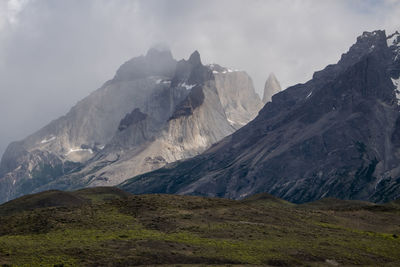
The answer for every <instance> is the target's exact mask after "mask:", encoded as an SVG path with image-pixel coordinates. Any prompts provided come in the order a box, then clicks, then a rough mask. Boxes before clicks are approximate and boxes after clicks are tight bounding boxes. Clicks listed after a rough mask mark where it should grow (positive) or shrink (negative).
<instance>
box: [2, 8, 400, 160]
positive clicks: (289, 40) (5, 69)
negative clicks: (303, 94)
mask: <svg viewBox="0 0 400 267" xmlns="http://www.w3.org/2000/svg"><path fill="white" fill-rule="evenodd" d="M398 14H400V2H399V1H394V0H387V1H361V0H354V1H347V0H342V1H337V0H335V1H333V0H327V1H320V0H280V1H261V0H217V1H215V0H198V1H187V0H143V1H130V0H113V1H108V0H85V1H82V0H63V1H53V0H3V1H1V2H0V94H1V98H0V123H1V131H0V154H1V153H2V151H3V150H4V149H5V147H6V145H7V144H8V143H9V142H10V141H12V140H18V139H21V138H23V137H25V136H26V135H28V134H29V133H31V132H33V131H35V130H37V129H38V128H40V127H42V126H43V125H45V124H46V123H48V122H49V121H50V120H52V119H55V118H57V117H58V116H60V115H62V114H64V113H65V112H67V111H68V109H69V108H70V107H71V106H72V105H73V104H74V103H76V102H77V101H78V100H79V99H81V98H83V97H84V96H86V95H87V94H89V93H90V92H91V91H93V90H95V89H96V88H98V87H100V86H101V85H102V83H103V82H105V81H106V80H107V79H110V78H112V77H113V75H114V73H115V71H116V69H117V68H118V67H119V65H121V64H122V63H123V62H125V61H127V60H128V59H130V58H132V57H134V56H138V55H140V54H144V53H146V50H147V49H148V48H149V47H151V46H153V45H154V44H159V43H163V44H167V45H168V46H169V47H170V48H171V49H172V52H173V54H174V56H175V58H177V59H180V58H187V57H188V56H189V55H190V53H191V52H192V51H194V50H198V51H200V53H201V55H202V60H203V62H206V63H213V62H216V63H219V64H221V65H224V66H228V67H233V68H237V69H243V70H246V71H247V72H248V73H249V74H250V75H251V76H252V77H253V80H254V82H255V85H256V87H257V91H258V92H259V93H261V92H262V87H263V84H264V82H265V80H266V78H267V77H268V74H269V73H270V72H274V73H275V74H276V76H277V77H278V79H279V80H280V82H281V84H282V87H283V88H285V87H287V86H290V85H293V84H295V83H299V82H304V81H306V80H308V79H309V78H310V77H311V75H312V73H313V72H314V71H315V70H318V69H321V68H323V67H324V66H325V65H327V64H329V63H334V62H336V61H337V60H338V59H339V58H340V54H341V53H342V52H344V51H346V50H347V49H348V47H349V46H350V45H351V44H352V43H353V42H354V41H355V38H356V36H357V35H359V34H360V33H361V32H362V31H365V30H374V29H386V30H387V31H388V32H391V31H394V30H396V27H399V25H400V17H399V16H398Z"/></svg>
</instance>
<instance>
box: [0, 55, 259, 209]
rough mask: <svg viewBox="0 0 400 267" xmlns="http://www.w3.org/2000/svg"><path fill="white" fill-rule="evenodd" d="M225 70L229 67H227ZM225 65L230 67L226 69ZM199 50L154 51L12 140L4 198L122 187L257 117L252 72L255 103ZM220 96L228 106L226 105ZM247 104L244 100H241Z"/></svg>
mask: <svg viewBox="0 0 400 267" xmlns="http://www.w3.org/2000/svg"><path fill="white" fill-rule="evenodd" d="M221 68H222V67H221ZM222 69H224V70H225V68H222ZM216 76H218V75H217V74H215V73H213V70H212V69H211V67H209V66H204V65H203V64H202V63H201V59H200V54H199V53H198V52H197V51H196V52H194V53H193V54H192V55H191V56H190V58H189V59H188V60H181V61H179V62H177V61H175V60H174V59H173V58H172V55H171V52H170V51H158V50H156V49H150V50H149V51H148V53H147V54H146V56H140V57H137V58H133V59H131V60H130V61H128V62H126V63H125V64H123V65H122V66H121V67H120V68H119V69H118V71H117V73H116V75H115V77H114V78H113V79H112V80H110V81H108V82H106V83H105V84H104V85H103V86H102V87H101V88H100V89H98V90H96V91H95V92H93V93H92V94H91V95H89V96H88V97H87V98H85V99H83V100H82V101H80V102H79V103H78V104H77V105H75V106H74V107H73V108H72V109H71V111H70V112H69V113H68V114H66V115H65V116H63V117H61V118H59V119H57V120H55V121H53V122H51V123H50V124H49V125H47V126H46V127H44V128H43V129H41V130H39V131H38V132H37V133H35V134H33V135H31V136H29V137H27V138H26V139H24V140H22V141H19V142H14V143H12V144H10V146H9V147H8V148H7V151H6V152H5V154H4V155H3V158H2V160H1V163H0V177H1V176H2V178H0V185H1V186H0V200H1V201H5V200H8V199H11V198H13V197H16V196H20V195H23V194H27V193H31V192H35V191H36V192H37V191H42V190H45V189H71V188H75V189H76V188H81V187H87V186H99V185H115V184H118V183H121V182H123V181H124V180H125V179H127V178H130V177H132V176H134V175H137V174H141V173H144V172H147V171H151V170H154V169H157V168H159V167H162V166H164V165H165V164H166V163H169V162H173V161H175V160H178V159H183V158H188V157H192V156H195V155H198V154H199V153H201V152H202V151H204V150H205V149H207V148H208V147H209V146H210V145H211V144H213V143H215V142H217V141H218V140H220V139H222V138H223V137H225V136H227V135H229V134H231V133H232V132H234V131H235V129H237V128H238V127H240V126H242V125H243V124H245V123H247V122H248V121H249V120H251V119H253V118H254V117H255V116H256V114H257V112H258V110H259V109H260V108H261V101H260V99H259V98H258V96H257V95H256V94H255V92H254V88H253V85H252V83H251V79H250V78H249V77H248V75H247V74H246V73H245V72H240V73H235V72H232V73H229V74H227V75H225V78H226V80H228V81H229V80H231V79H237V77H241V79H244V80H246V79H247V83H246V84H245V86H242V87H241V88H240V89H241V90H242V94H244V95H247V96H248V97H247V100H248V101H247V102H245V103H242V104H241V105H236V106H235V107H237V110H238V111H237V112H238V113H243V118H242V117H241V118H240V119H241V120H240V122H238V121H237V117H235V116H231V114H232V113H235V111H234V110H235V108H234V107H232V105H230V104H229V103H230V102H234V101H236V100H235V99H236V98H238V97H240V96H239V95H234V94H231V93H230V90H231V89H230V88H229V85H230V84H232V83H228V84H217V83H216V81H215V80H216ZM220 95H223V96H224V101H225V100H226V99H228V101H225V102H227V104H226V105H225V106H223V105H222V104H221V98H220ZM238 101H239V100H238Z"/></svg>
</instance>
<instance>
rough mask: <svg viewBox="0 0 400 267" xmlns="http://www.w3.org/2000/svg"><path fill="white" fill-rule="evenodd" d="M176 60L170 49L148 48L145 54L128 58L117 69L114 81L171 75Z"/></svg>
mask: <svg viewBox="0 0 400 267" xmlns="http://www.w3.org/2000/svg"><path fill="white" fill-rule="evenodd" d="M176 64H177V62H176V60H175V59H174V58H173V57H172V53H171V51H170V50H159V49H157V48H150V49H149V50H148V51H147V54H146V55H145V56H139V57H134V58H132V59H131V60H128V61H127V62H125V63H124V64H122V66H121V67H120V68H119V69H118V70H117V73H116V74H115V77H114V80H115V81H121V80H122V81H130V80H135V79H139V78H146V77H149V76H163V77H169V78H170V77H172V76H173V74H174V72H175V68H176Z"/></svg>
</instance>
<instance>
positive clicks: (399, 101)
mask: <svg viewBox="0 0 400 267" xmlns="http://www.w3.org/2000/svg"><path fill="white" fill-rule="evenodd" d="M392 82H393V85H394V86H396V89H394V92H395V93H396V98H397V104H398V105H400V77H399V78H397V79H393V78H392Z"/></svg>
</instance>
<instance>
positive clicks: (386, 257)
mask: <svg viewBox="0 0 400 267" xmlns="http://www.w3.org/2000/svg"><path fill="white" fill-rule="evenodd" d="M1 264H2V265H5V266H7V265H12V266H14V265H16V266H38V265H41V266H54V265H56V266H132V265H157V264H163V265H176V264H179V265H200V266H201V265H224V266H225V265H262V266H266V265H270V266H293V265H295V266H302V265H305V266H306V265H308V266H338V265H363V266H365V265H370V266H382V265H387V266H399V265H400V205H399V203H398V202H397V203H396V202H393V203H389V204H385V205H375V204H372V203H367V202H356V201H340V200H336V199H324V200H321V201H318V202H314V203H308V204H303V205H294V204H291V203H289V202H286V201H283V200H280V199H278V198H275V197H273V196H270V195H267V194H260V195H256V196H252V197H250V198H249V199H246V200H242V201H234V200H228V199H217V198H203V197H193V196H176V195H130V194H128V193H125V192H123V191H121V190H119V189H116V188H104V187H103V188H92V189H84V190H79V191H75V192H61V191H48V192H43V193H40V194H36V195H29V196H25V197H22V198H19V199H16V200H13V201H10V202H8V203H5V204H3V205H1V206H0V265H1Z"/></svg>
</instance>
